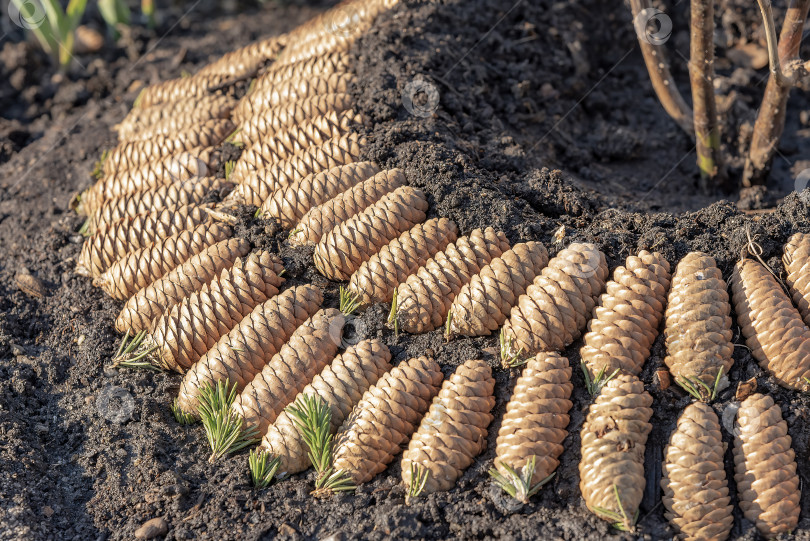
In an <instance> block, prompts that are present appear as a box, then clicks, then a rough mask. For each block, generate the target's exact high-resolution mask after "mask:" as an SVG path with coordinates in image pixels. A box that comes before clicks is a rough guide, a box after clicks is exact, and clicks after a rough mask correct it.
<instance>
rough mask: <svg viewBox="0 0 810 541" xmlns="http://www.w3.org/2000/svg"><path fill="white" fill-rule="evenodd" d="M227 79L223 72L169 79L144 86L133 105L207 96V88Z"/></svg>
mask: <svg viewBox="0 0 810 541" xmlns="http://www.w3.org/2000/svg"><path fill="white" fill-rule="evenodd" d="M229 79H231V77H230V76H229V75H225V74H197V75H192V76H190V77H180V78H178V79H169V80H168V81H163V82H161V83H158V84H155V85H151V86H147V87H146V88H144V89H143V90H142V91H141V93H140V94H139V95H138V98H137V99H136V100H135V107H137V108H139V109H143V108H146V107H151V106H153V105H158V104H162V103H167V102H173V101H176V100H180V99H183V98H191V97H203V96H208V95H210V91H209V88H214V87H216V86H218V85H221V84H223V83H225V82H227V81H228V80H229Z"/></svg>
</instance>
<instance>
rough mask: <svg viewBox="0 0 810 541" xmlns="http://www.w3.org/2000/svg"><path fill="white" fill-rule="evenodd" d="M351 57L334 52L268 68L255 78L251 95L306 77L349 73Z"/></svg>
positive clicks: (343, 53)
mask: <svg viewBox="0 0 810 541" xmlns="http://www.w3.org/2000/svg"><path fill="white" fill-rule="evenodd" d="M350 60H351V55H349V54H348V53H346V52H344V51H336V52H333V53H329V54H325V55H322V56H315V57H312V58H307V59H305V60H302V61H300V62H296V63H293V64H284V65H280V66H275V65H274V66H270V68H269V69H268V70H267V71H266V72H265V73H263V74H262V75H261V76H259V77H257V78H256V83H255V84H254V85H253V88H252V90H251V93H253V92H264V91H266V90H268V89H272V88H274V87H277V86H278V85H280V84H283V83H284V82H286V81H291V80H294V79H305V78H307V77H315V76H317V77H325V76H327V75H332V74H333V73H346V72H348V71H349V69H350V66H349V63H350Z"/></svg>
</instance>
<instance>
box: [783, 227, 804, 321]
mask: <svg viewBox="0 0 810 541" xmlns="http://www.w3.org/2000/svg"><path fill="white" fill-rule="evenodd" d="M782 262H783V263H784V264H785V270H786V271H787V279H786V282H787V285H788V287H789V288H790V294H791V295H792V296H793V303H794V304H795V305H796V306H797V307H798V308H799V313H800V314H801V315H802V319H803V320H804V322H805V323H807V324H808V325H810V235H808V234H807V233H796V234H794V235H793V236H792V237H790V239H788V242H787V244H785V254H784V255H783V256H782Z"/></svg>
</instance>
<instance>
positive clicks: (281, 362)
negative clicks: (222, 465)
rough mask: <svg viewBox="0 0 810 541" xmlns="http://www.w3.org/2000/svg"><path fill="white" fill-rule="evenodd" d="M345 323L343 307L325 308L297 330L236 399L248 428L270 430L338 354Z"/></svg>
mask: <svg viewBox="0 0 810 541" xmlns="http://www.w3.org/2000/svg"><path fill="white" fill-rule="evenodd" d="M345 323H346V316H344V315H343V314H342V313H341V312H340V311H338V310H335V309H334V308H325V309H323V310H320V311H319V312H318V313H316V314H315V315H314V316H312V317H311V318H310V319H309V320H308V321H305V322H304V324H303V325H301V326H300V327H298V328H297V329H296V330H295V332H294V333H293V334H292V336H290V340H289V341H288V342H287V343H286V344H284V345H283V346H282V347H281V349H280V350H279V351H278V353H276V354H275V355H274V356H273V358H272V359H270V362H268V363H267V364H266V365H265V366H264V368H262V371H261V372H259V373H258V374H256V377H254V378H253V381H251V382H250V383H248V384H247V386H246V387H245V388H244V389H243V390H242V392H241V393H240V394H239V396H237V397H236V401H234V403H233V407H232V409H233V411H234V412H235V413H236V414H237V415H238V416H240V417H241V418H242V419H243V420H244V423H245V425H244V426H245V427H246V428H251V427H256V428H257V429H258V431H259V433H260V434H263V433H265V432H266V431H267V428H268V427H269V426H270V425H271V424H272V423H273V421H275V420H276V417H278V415H279V414H280V413H281V412H282V410H284V408H285V407H287V405H288V404H290V403H291V402H292V401H293V400H294V399H295V395H297V394H298V393H300V392H301V391H302V390H303V388H304V387H306V386H307V385H308V384H309V383H310V382H311V381H312V378H314V377H315V376H316V375H317V374H318V373H319V372H321V370H323V369H324V367H325V366H326V365H328V364H329V363H330V362H332V359H334V358H335V354H336V353H337V350H338V347H339V346H340V343H341V338H342V334H343V325H344V324H345Z"/></svg>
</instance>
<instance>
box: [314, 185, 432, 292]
mask: <svg viewBox="0 0 810 541" xmlns="http://www.w3.org/2000/svg"><path fill="white" fill-rule="evenodd" d="M427 208H428V203H427V199H426V198H425V194H424V193H422V191H421V190H417V189H414V188H411V187H409V186H402V187H400V188H397V189H396V190H394V191H393V192H391V193H390V194H388V195H386V196H384V197H383V198H382V199H380V200H379V201H377V202H376V203H375V204H373V205H372V206H370V207H368V208H367V209H366V210H364V211H363V212H361V213H360V214H358V215H356V216H354V217H353V218H350V219H349V220H347V221H345V222H343V223H342V224H339V225H338V226H337V227H335V228H334V229H333V230H332V231H330V232H329V234H327V235H326V236H325V237H324V238H323V239H321V242H319V243H318V245H317V246H316V247H315V253H314V255H313V260H314V262H315V267H317V269H318V270H319V271H320V273H321V274H323V275H324V276H326V277H327V278H329V279H330V280H348V279H349V277H351V275H352V274H353V273H354V272H355V271H356V270H357V269H359V268H360V265H362V264H363V263H364V262H366V261H368V259H369V258H370V257H371V256H372V255H374V254H375V253H377V252H378V251H379V250H380V248H382V247H383V246H385V245H386V244H388V243H389V242H390V241H392V240H393V239H395V238H396V237H398V236H399V235H401V234H402V233H403V232H404V231H406V230H408V229H409V228H411V227H413V226H414V225H416V224H418V223H421V222H423V221H424V220H425V212H426V211H427Z"/></svg>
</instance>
